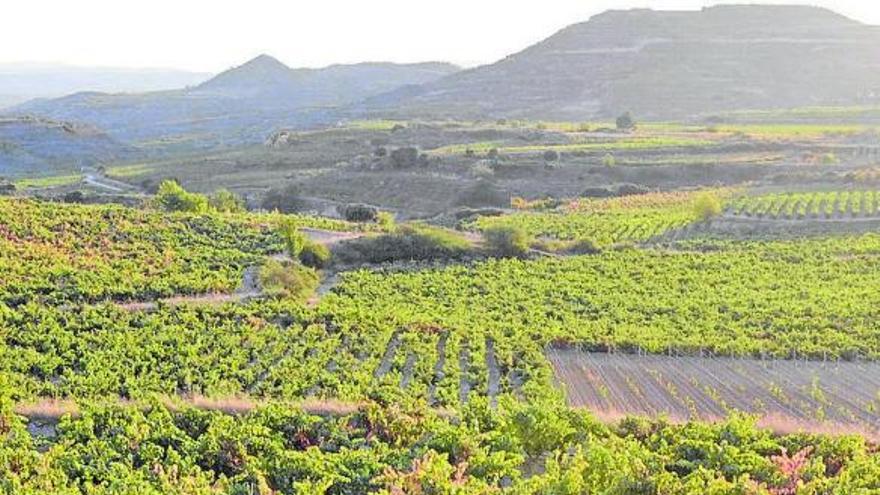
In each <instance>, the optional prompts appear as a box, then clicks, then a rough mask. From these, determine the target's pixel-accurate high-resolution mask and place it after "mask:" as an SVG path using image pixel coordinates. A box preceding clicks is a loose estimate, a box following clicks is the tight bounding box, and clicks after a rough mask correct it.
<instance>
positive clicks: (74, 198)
mask: <svg viewBox="0 0 880 495" xmlns="http://www.w3.org/2000/svg"><path fill="white" fill-rule="evenodd" d="M63 200H64V202H65V203H82V202H84V201H85V200H86V196H85V194H83V192H82V191H70V192H69V193H67V194H65V195H64V199H63Z"/></svg>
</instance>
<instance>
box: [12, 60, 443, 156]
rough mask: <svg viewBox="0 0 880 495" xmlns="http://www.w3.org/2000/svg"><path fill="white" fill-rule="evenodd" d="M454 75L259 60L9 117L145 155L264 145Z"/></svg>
mask: <svg viewBox="0 0 880 495" xmlns="http://www.w3.org/2000/svg"><path fill="white" fill-rule="evenodd" d="M455 70H457V69H456V67H454V66H452V65H448V64H413V65H396V64H380V63H369V64H357V65H348V66H331V67H327V68H324V69H291V68H288V67H287V66H285V65H284V64H282V63H281V62H279V61H277V60H275V59H273V58H272V57H269V56H266V55H262V56H259V57H257V58H256V59H254V60H251V61H250V62H248V63H246V64H244V65H242V66H239V67H236V68H233V69H230V70H228V71H226V72H223V73H221V74H219V75H218V76H216V77H215V78H213V79H210V80H208V81H207V82H205V83H203V84H201V85H199V86H196V87H193V88H186V89H179V90H171V91H160V92H148V93H131V94H108V93H99V92H84V93H77V94H74V95H70V96H67V97H64V98H58V99H51V100H41V101H33V102H29V103H26V104H23V105H20V106H17V107H14V108H12V109H11V110H10V111H9V113H15V114H33V115H39V116H44V117H48V118H52V119H60V120H73V121H79V122H87V123H89V124H92V125H95V126H98V127H100V128H102V129H105V130H106V131H107V132H108V133H109V134H110V135H111V136H113V137H114V138H117V139H120V140H122V141H126V142H130V143H133V144H138V145H141V146H144V147H146V148H154V149H160V150H168V149H176V148H180V149H188V150H189V149H204V148H209V147H213V146H216V145H221V144H222V145H225V146H232V145H237V144H244V143H256V142H262V140H263V139H265V137H266V135H267V134H268V133H269V132H271V131H272V130H273V129H275V128H279V127H301V126H303V125H309V124H313V123H318V122H329V121H331V120H332V119H331V117H330V115H329V111H328V109H330V108H333V107H337V106H341V105H346V104H350V103H353V102H355V101H358V100H361V99H363V98H367V97H369V96H373V95H376V94H379V93H383V92H387V91H390V90H392V89H394V88H396V87H399V86H403V85H412V84H421V83H426V82H429V81H432V80H434V79H437V78H439V77H442V76H444V75H447V74H449V73H451V72H454V71H455Z"/></svg>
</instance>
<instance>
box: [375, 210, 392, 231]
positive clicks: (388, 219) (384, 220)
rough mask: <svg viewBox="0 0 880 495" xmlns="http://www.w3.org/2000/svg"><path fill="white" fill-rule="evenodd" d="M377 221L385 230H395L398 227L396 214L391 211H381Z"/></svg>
mask: <svg viewBox="0 0 880 495" xmlns="http://www.w3.org/2000/svg"><path fill="white" fill-rule="evenodd" d="M376 223H377V224H379V227H381V228H382V230H383V231H385V232H393V231H394V229H395V228H396V226H395V219H394V214H393V213H391V212H390V211H380V212H379V213H377V214H376Z"/></svg>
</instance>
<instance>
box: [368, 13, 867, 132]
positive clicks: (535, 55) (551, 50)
mask: <svg viewBox="0 0 880 495" xmlns="http://www.w3.org/2000/svg"><path fill="white" fill-rule="evenodd" d="M877 46H880V29H878V28H876V27H873V26H867V25H864V24H861V23H858V22H856V21H853V20H850V19H848V18H846V17H843V16H841V15H838V14H836V13H834V12H831V11H829V10H825V9H821V8H814V7H800V6H751V5H750V6H736V5H734V6H718V7H711V8H705V9H703V10H701V11H695V12H684V11H682V12H678V11H654V10H648V9H638V10H627V11H608V12H605V13H603V14H600V15H597V16H595V17H593V18H592V19H590V20H589V21H588V22H584V23H580V24H575V25H572V26H569V27H567V28H565V29H563V30H561V31H559V32H558V33H556V34H555V35H553V36H551V37H550V38H548V39H546V40H544V41H542V42H540V43H538V44H536V45H534V46H532V47H529V48H527V49H525V50H523V51H521V52H519V53H517V54H514V55H511V56H509V57H507V58H505V59H503V60H500V61H498V62H496V63H494V64H491V65H488V66H483V67H478V68H476V69H472V70H468V71H463V72H460V73H457V74H453V75H451V76H449V77H446V78H444V79H441V80H439V81H436V82H433V83H429V84H425V85H423V86H421V87H419V88H418V89H417V90H414V89H412V88H407V89H406V90H405V91H399V92H395V93H391V94H387V95H382V96H381V97H379V98H376V99H373V100H372V101H371V102H370V103H369V104H368V105H367V108H368V109H369V110H370V111H374V112H387V113H390V114H396V115H422V116H424V115H434V116H437V115H456V116H462V115H466V116H492V117H528V118H546V119H588V118H594V117H613V116H616V115H617V114H619V113H620V112H623V111H627V110H630V111H633V112H636V113H637V114H638V115H640V116H642V117H643V118H649V119H650V118H654V119H668V118H681V117H690V116H693V115H696V114H706V113H711V112H718V111H726V110H736V109H750V108H788V107H797V106H806V105H847V104H864V103H871V102H877V101H878V100H880V70H878V69H880V52H878V51H877V49H876V47H877Z"/></svg>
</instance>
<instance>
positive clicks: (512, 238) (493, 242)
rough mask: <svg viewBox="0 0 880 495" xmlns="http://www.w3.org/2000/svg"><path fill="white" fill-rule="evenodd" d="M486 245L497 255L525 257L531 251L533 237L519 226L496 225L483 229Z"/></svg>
mask: <svg viewBox="0 0 880 495" xmlns="http://www.w3.org/2000/svg"><path fill="white" fill-rule="evenodd" d="M483 237H485V239H486V247H487V248H488V249H489V251H490V252H491V253H493V254H495V255H496V256H502V257H523V256H525V255H526V254H528V252H529V246H530V244H531V239H530V238H529V236H528V234H526V231H525V230H523V229H522V228H519V227H508V226H496V227H491V228H489V229H486V230H485V231H483Z"/></svg>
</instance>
